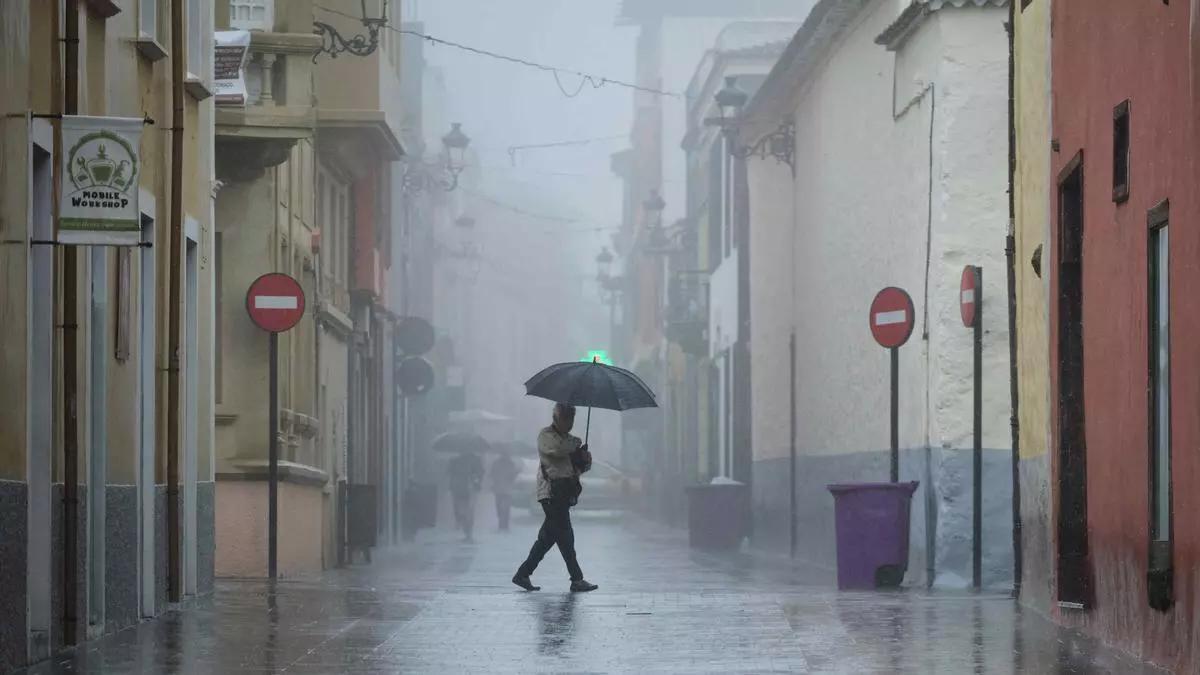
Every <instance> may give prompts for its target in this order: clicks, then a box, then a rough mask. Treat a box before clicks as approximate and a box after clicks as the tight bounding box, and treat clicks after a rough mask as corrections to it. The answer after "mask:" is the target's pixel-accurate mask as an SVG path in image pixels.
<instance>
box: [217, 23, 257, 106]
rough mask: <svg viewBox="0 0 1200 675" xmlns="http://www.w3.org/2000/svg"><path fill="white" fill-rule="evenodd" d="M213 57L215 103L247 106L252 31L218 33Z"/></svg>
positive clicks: (224, 31)
mask: <svg viewBox="0 0 1200 675" xmlns="http://www.w3.org/2000/svg"><path fill="white" fill-rule="evenodd" d="M214 45H215V47H214V49H215V51H216V53H215V54H214V56H213V83H214V85H215V88H216V91H215V92H214V96H213V102H214V103H216V105H235V106H244V105H246V55H247V54H249V53H250V31H248V30H222V31H217V32H216V36H215V40H214Z"/></svg>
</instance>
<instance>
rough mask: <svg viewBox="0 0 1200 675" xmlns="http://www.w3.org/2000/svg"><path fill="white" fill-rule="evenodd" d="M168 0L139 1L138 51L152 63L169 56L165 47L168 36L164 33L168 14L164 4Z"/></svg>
mask: <svg viewBox="0 0 1200 675" xmlns="http://www.w3.org/2000/svg"><path fill="white" fill-rule="evenodd" d="M165 1H166V0H138V37H137V40H136V45H137V50H138V51H139V52H141V54H142V56H144V57H146V58H147V59H148V60H150V61H157V60H159V59H161V58H163V57H165V56H166V55H167V50H166V48H165V47H163V45H164V44H165V43H166V35H165V34H164V32H163V29H162V27H163V21H164V20H165V19H166V16H167V14H168V12H167V11H166V10H165V8H164V6H163V3H164V2H165Z"/></svg>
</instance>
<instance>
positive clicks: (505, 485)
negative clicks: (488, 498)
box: [488, 452, 517, 532]
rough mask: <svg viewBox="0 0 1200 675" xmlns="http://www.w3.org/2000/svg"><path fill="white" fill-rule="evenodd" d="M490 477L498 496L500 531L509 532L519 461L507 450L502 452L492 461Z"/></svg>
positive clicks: (497, 508) (493, 491) (495, 493)
mask: <svg viewBox="0 0 1200 675" xmlns="http://www.w3.org/2000/svg"><path fill="white" fill-rule="evenodd" d="M488 477H489V478H490V479H491V481H492V494H494V495H495V496H496V520H497V521H499V523H500V531H501V532H508V516H509V511H511V510H512V490H513V483H514V482H516V480H517V463H516V462H514V461H513V460H512V457H509V456H508V453H507V452H501V453H500V456H499V457H497V458H496V459H495V460H493V461H492V466H491V468H490V469H489V470H488Z"/></svg>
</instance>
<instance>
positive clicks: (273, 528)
mask: <svg viewBox="0 0 1200 675" xmlns="http://www.w3.org/2000/svg"><path fill="white" fill-rule="evenodd" d="M270 344H271V347H270V350H269V352H270V353H269V355H268V357H267V360H268V362H269V363H270V375H269V379H270V380H271V382H270V385H269V386H270V391H271V393H270V399H271V401H270V410H269V411H268V414H267V417H268V419H270V423H269V425H268V426H270V431H271V437H270V445H269V447H270V455H269V462H268V468H267V576H269V577H270V578H271V580H272V581H274V580H275V577H276V574H277V572H278V562H279V334H278V333H274V332H272V333H271V337H270Z"/></svg>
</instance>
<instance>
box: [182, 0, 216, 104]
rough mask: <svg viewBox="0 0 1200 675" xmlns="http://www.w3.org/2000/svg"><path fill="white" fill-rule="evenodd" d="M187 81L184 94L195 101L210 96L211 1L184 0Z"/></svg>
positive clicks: (211, 75)
mask: <svg viewBox="0 0 1200 675" xmlns="http://www.w3.org/2000/svg"><path fill="white" fill-rule="evenodd" d="M185 38H186V42H187V71H188V72H187V81H186V82H185V85H186V87H187V90H188V93H189V94H191V95H192V97H193V98H195V99H197V100H203V99H206V98H208V97H209V96H212V81H213V64H212V57H213V5H212V0H188V3H187V35H186V36H185Z"/></svg>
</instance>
